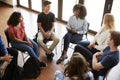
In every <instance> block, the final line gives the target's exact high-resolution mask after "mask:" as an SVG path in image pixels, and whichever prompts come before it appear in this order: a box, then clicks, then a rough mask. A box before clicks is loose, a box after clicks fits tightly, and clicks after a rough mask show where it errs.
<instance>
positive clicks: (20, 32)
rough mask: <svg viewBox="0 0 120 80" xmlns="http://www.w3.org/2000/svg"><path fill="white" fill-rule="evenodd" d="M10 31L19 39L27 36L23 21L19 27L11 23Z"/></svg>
mask: <svg viewBox="0 0 120 80" xmlns="http://www.w3.org/2000/svg"><path fill="white" fill-rule="evenodd" d="M8 33H13V34H14V35H15V37H16V38H17V39H20V40H23V39H24V37H25V30H24V25H23V23H21V24H20V27H19V29H16V28H15V27H13V26H12V25H9V28H8Z"/></svg>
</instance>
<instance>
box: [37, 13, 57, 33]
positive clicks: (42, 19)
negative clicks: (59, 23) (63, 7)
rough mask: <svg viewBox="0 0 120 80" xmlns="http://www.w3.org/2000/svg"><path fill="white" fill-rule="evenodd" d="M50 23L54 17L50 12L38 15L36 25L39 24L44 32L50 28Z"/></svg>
mask: <svg viewBox="0 0 120 80" xmlns="http://www.w3.org/2000/svg"><path fill="white" fill-rule="evenodd" d="M52 22H55V15H54V14H53V13H52V12H49V13H48V14H45V13H44V12H41V13H40V14H39V15H38V19H37V23H41V26H42V27H43V29H44V31H45V32H46V31H49V30H50V29H51V28H52Z"/></svg>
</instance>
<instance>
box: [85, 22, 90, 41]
mask: <svg viewBox="0 0 120 80" xmlns="http://www.w3.org/2000/svg"><path fill="white" fill-rule="evenodd" d="M89 26H90V23H89V22H87V31H86V33H85V34H84V35H85V38H86V39H87V40H88V37H87V34H88V30H89Z"/></svg>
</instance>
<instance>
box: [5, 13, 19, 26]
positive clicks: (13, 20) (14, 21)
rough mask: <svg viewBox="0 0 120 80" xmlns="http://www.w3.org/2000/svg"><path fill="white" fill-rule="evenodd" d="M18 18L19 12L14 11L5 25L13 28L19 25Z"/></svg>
mask: <svg viewBox="0 0 120 80" xmlns="http://www.w3.org/2000/svg"><path fill="white" fill-rule="evenodd" d="M20 17H21V13H20V12H16V11H15V12H13V13H12V14H11V15H10V17H9V19H8V21H7V24H8V25H12V26H13V27H14V26H17V25H18V24H19V22H20V19H19V18H20Z"/></svg>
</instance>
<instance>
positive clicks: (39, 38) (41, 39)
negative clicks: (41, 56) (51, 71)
mask: <svg viewBox="0 0 120 80" xmlns="http://www.w3.org/2000/svg"><path fill="white" fill-rule="evenodd" d="M43 40H44V38H43V35H42V33H41V32H39V33H38V37H37V42H38V45H40V46H41V47H42V48H43V49H44V50H45V51H46V53H51V51H50V50H49V49H48V48H47V45H46V44H45V43H44V42H43Z"/></svg>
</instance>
